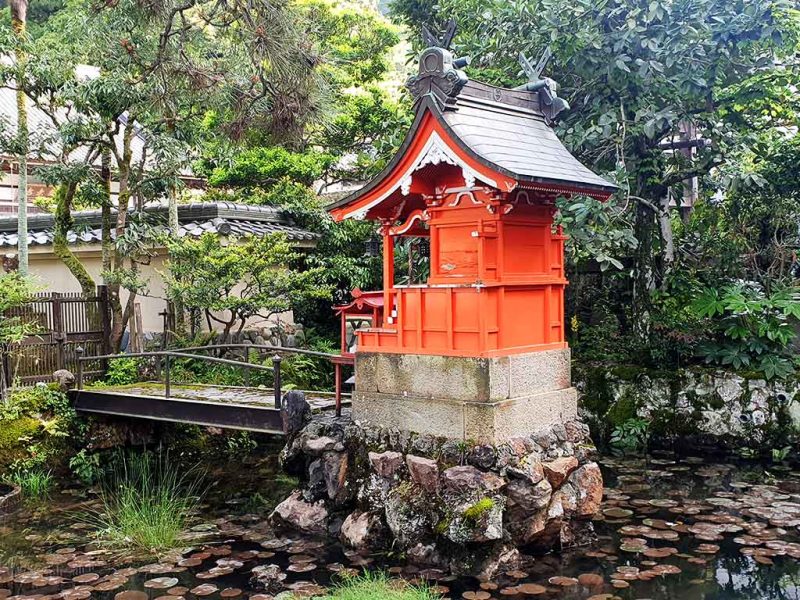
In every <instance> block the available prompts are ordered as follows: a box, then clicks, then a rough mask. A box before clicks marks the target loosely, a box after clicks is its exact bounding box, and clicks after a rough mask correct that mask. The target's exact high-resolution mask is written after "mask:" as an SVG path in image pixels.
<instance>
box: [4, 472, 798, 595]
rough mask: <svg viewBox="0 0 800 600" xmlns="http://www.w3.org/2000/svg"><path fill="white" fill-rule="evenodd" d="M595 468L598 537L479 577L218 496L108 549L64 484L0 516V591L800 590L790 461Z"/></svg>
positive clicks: (657, 592)
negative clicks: (371, 585) (356, 583)
mask: <svg viewBox="0 0 800 600" xmlns="http://www.w3.org/2000/svg"><path fill="white" fill-rule="evenodd" d="M603 468H604V474H605V478H606V498H605V500H604V506H603V511H602V515H600V516H599V518H598V520H597V521H596V523H595V525H596V529H597V532H598V540H597V542H596V543H595V544H594V545H592V546H590V547H585V548H581V549H577V550H573V551H570V552H566V553H564V554H561V555H546V556H538V557H530V558H528V559H527V560H526V563H525V564H524V566H523V567H522V568H520V569H519V570H517V571H511V572H508V573H504V574H502V575H499V576H498V577H496V578H494V579H492V580H490V581H478V580H475V579H471V578H458V579H456V578H452V577H449V576H446V575H445V574H443V573H441V572H437V571H434V570H423V571H420V570H419V569H417V568H415V567H413V566H410V565H406V564H404V563H403V561H402V560H401V558H400V557H397V556H392V555H380V556H375V555H373V556H362V555H359V554H357V553H354V552H351V551H345V550H344V549H343V548H341V547H340V546H338V545H337V544H332V543H330V542H324V541H319V540H311V539H304V538H300V537H291V538H289V537H276V536H275V535H274V534H273V532H272V530H271V528H270V527H269V525H268V524H267V521H266V513H265V511H257V512H256V511H253V512H244V511H245V510H252V507H251V506H249V505H246V504H245V505H240V504H237V501H235V500H234V501H230V499H229V501H228V502H223V501H215V502H209V503H208V504H206V505H204V506H203V508H202V510H201V513H200V514H199V515H198V516H197V520H196V522H195V524H194V525H193V527H192V531H191V532H189V536H188V537H187V541H186V544H187V548H186V549H185V550H184V551H181V552H175V553H173V554H170V555H168V556H164V557H161V558H160V559H159V560H158V561H154V560H153V559H149V560H143V559H142V558H136V557H134V556H124V555H120V554H114V553H112V552H110V551H108V550H107V549H104V548H102V547H98V546H97V545H95V544H93V543H91V525H89V524H87V523H85V522H84V520H83V519H82V517H81V515H82V514H84V513H85V511H86V510H87V508H89V507H90V505H91V504H92V503H93V502H95V501H94V500H92V498H91V497H89V498H88V499H84V498H81V497H80V495H79V493H78V491H77V490H73V491H68V492H67V493H62V494H60V495H58V496H56V497H54V498H52V499H51V501H50V502H48V504H47V505H46V506H41V507H39V508H32V507H24V508H22V509H21V510H19V511H17V512H16V513H14V514H13V515H11V516H6V517H0V599H7V598H9V597H11V598H13V599H14V600H16V599H17V598H18V597H19V598H23V597H24V598H26V599H27V600H30V599H31V598H34V599H35V600H56V599H59V600H85V599H88V598H97V599H100V600H111V599H113V598H116V599H117V600H147V599H148V598H149V599H160V600H177V599H178V598H181V597H183V598H186V599H187V600H192V599H195V598H209V599H211V600H218V599H221V598H236V597H241V598H244V597H247V596H254V595H257V594H258V595H259V597H258V598H257V600H266V599H267V598H272V597H273V596H270V595H269V594H267V593H266V592H265V590H264V589H263V588H259V587H258V586H257V585H255V584H254V583H253V582H252V581H251V577H252V570H253V568H254V567H258V566H264V565H276V566H275V567H273V568H272V569H269V568H268V569H266V571H264V570H263V569H262V570H261V572H262V574H264V573H266V577H268V578H272V579H275V578H277V579H282V581H281V583H280V584H279V588H280V589H286V590H292V592H293V593H294V594H295V595H296V596H297V597H313V596H314V595H317V594H320V593H322V591H323V586H325V585H327V584H329V583H330V582H331V581H332V580H333V579H335V576H336V574H337V573H342V572H357V571H358V570H360V569H363V568H370V569H372V568H375V569H383V570H388V571H389V572H390V573H392V574H395V575H397V576H402V577H405V578H407V579H410V580H422V579H425V580H427V581H429V582H430V583H431V585H435V586H439V590H440V591H441V592H442V593H443V595H444V596H445V597H450V598H466V599H483V600H488V599H490V598H512V599H515V598H516V599H522V598H529V597H540V598H553V599H555V598H569V599H580V598H591V599H592V600H600V599H610V598H614V597H618V598H623V599H626V600H628V599H634V598H639V599H643V598H651V599H667V598H670V599H681V600H695V599H697V600H699V599H705V600H712V599H739V598H742V599H744V598H747V599H756V598H757V599H774V600H777V599H800V561H799V560H798V559H800V472H795V471H792V470H789V469H786V468H782V469H765V468H762V467H754V466H747V465H742V464H712V463H707V462H704V461H702V460H700V459H683V460H668V459H662V460H656V459H650V460H648V461H644V460H628V459H626V460H622V459H606V460H605V461H604V463H603ZM256 572H259V570H257V571H256ZM284 576H285V578H284ZM277 591H279V589H277V588H273V589H272V592H273V593H275V592H277ZM280 597H281V598H285V597H290V596H289V595H288V594H285V593H284V594H283V595H281V596H280Z"/></svg>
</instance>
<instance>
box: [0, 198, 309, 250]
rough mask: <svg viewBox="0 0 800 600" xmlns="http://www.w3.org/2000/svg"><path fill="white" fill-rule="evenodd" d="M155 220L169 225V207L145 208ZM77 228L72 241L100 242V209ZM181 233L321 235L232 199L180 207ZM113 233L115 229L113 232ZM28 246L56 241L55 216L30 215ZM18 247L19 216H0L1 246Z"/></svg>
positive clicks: (84, 215)
mask: <svg viewBox="0 0 800 600" xmlns="http://www.w3.org/2000/svg"><path fill="white" fill-rule="evenodd" d="M145 212H146V213H147V214H148V215H150V216H152V218H153V220H154V222H156V223H164V224H166V220H167V207H166V206H163V205H161V206H154V207H148V208H146V209H145ZM73 217H74V219H75V227H74V228H73V230H71V231H70V232H69V234H68V235H67V239H68V241H69V243H70V244H80V243H83V244H97V243H100V241H101V236H102V231H101V229H100V223H101V214H100V211H99V210H89V211H79V212H75V213H74V214H73ZM178 222H179V223H180V230H179V235H180V236H186V235H190V236H194V237H200V236H201V235H203V234H204V233H215V234H218V235H224V236H248V235H267V234H269V233H276V232H280V233H285V234H286V237H287V238H288V239H290V240H292V241H293V242H297V243H304V244H305V245H308V244H309V243H314V242H315V241H316V239H317V238H318V237H319V236H318V234H316V233H313V232H310V231H306V230H305V229H301V228H299V227H297V226H296V225H295V224H294V223H293V222H292V220H291V219H290V218H289V216H288V215H286V213H284V212H283V211H281V210H280V209H279V208H276V207H274V206H250V205H247V204H234V203H233V202H198V203H193V204H182V205H180V206H178ZM112 233H113V232H112ZM28 236H29V238H28V245H29V246H47V245H49V244H51V243H52V242H53V215H50V214H43V215H31V216H30V217H29V219H28ZM16 246H17V217H16V215H13V216H0V248H2V247H16Z"/></svg>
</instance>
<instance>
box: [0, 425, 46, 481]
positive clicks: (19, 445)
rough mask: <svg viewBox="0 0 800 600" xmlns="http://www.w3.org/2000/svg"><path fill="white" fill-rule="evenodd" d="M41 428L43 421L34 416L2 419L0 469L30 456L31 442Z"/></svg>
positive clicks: (0, 428) (0, 426) (0, 429)
mask: <svg viewBox="0 0 800 600" xmlns="http://www.w3.org/2000/svg"><path fill="white" fill-rule="evenodd" d="M41 429H42V424H41V422H39V421H38V420H37V419H34V418H32V417H26V416H25V417H17V418H15V419H5V420H3V421H0V469H6V468H7V467H8V466H9V465H11V463H13V462H14V461H17V460H23V459H25V458H28V457H29V451H28V450H29V447H30V442H31V440H32V439H33V438H34V437H35V436H36V434H37V433H38V432H39V431H41Z"/></svg>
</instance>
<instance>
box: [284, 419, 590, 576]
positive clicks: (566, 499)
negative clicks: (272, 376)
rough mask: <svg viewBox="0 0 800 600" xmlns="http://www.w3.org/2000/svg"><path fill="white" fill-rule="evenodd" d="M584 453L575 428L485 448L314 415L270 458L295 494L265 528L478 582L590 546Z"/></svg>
mask: <svg viewBox="0 0 800 600" xmlns="http://www.w3.org/2000/svg"><path fill="white" fill-rule="evenodd" d="M594 454H595V448H594V446H593V444H592V442H591V440H590V439H589V432H588V428H587V427H586V426H585V425H584V424H582V423H580V422H578V421H573V422H569V423H566V424H564V425H556V426H553V427H549V428H547V429H545V430H541V431H538V432H536V433H535V434H533V435H531V436H529V437H524V438H515V439H513V440H510V441H509V442H507V443H505V444H502V445H499V446H496V447H495V446H488V445H472V444H469V443H466V442H458V441H453V440H447V439H441V438H435V437H432V436H417V435H415V434H411V433H408V432H403V431H398V430H393V429H379V428H374V427H366V426H363V425H361V424H359V423H355V422H353V421H352V420H350V419H349V417H348V416H346V415H345V416H343V417H340V418H335V417H332V416H317V417H315V418H314V419H313V420H312V421H311V422H310V423H308V424H307V425H306V426H305V427H304V428H303V429H301V430H300V431H299V432H298V433H297V434H296V435H294V436H293V437H292V438H291V439H290V441H289V442H288V443H287V445H286V447H285V448H284V450H283V452H282V454H281V460H282V463H283V465H284V467H285V468H286V469H287V470H289V471H290V472H293V473H294V474H296V475H298V476H300V477H301V479H302V480H303V482H304V485H303V489H302V490H296V491H295V492H294V493H293V494H292V495H291V496H290V497H289V498H287V499H286V500H285V501H284V502H282V503H281V504H280V505H279V506H278V507H277V508H276V509H275V512H274V513H273V515H272V520H273V522H274V523H275V524H276V525H278V526H281V527H285V528H290V529H295V530H299V531H302V532H305V533H309V534H327V535H337V536H339V537H340V539H341V540H342V542H343V543H345V544H346V545H348V546H350V547H353V548H355V549H358V550H374V549H379V548H383V547H387V546H389V545H392V544H393V545H394V546H395V548H397V547H399V548H401V549H403V550H405V551H406V553H407V556H408V557H409V559H410V560H412V561H414V562H417V563H420V564H425V565H429V566H430V565H432V566H437V567H441V568H448V569H450V570H451V571H453V572H456V573H471V574H484V575H489V574H491V573H492V572H493V571H494V570H496V569H497V568H499V567H508V566H509V565H511V564H513V562H514V561H515V560H516V558H517V557H518V552H517V548H519V547H526V548H530V549H533V550H543V551H546V550H551V549H559V548H565V547H570V546H575V545H580V544H583V543H587V542H588V541H590V540H591V539H592V536H593V530H592V525H591V517H592V515H593V514H594V513H596V512H597V511H598V510H599V507H600V501H601V499H602V495H603V480H602V476H601V473H600V468H599V467H598V465H597V463H596V462H594V460H593V458H594Z"/></svg>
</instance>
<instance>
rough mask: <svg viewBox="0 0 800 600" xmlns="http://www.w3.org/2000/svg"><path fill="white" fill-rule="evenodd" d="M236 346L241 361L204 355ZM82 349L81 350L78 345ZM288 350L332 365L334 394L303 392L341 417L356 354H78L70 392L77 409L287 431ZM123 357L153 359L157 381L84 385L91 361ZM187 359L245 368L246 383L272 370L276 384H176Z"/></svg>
mask: <svg viewBox="0 0 800 600" xmlns="http://www.w3.org/2000/svg"><path fill="white" fill-rule="evenodd" d="M237 350H238V351H240V352H241V357H240V359H239V360H232V359H230V358H221V357H218V356H207V355H205V354H200V353H201V352H215V353H222V352H231V351H234V352H235V351H237ZM78 351H79V354H80V349H79V350H78ZM254 351H255V352H258V353H263V352H267V353H270V354H271V355H272V366H267V365H264V364H261V363H258V362H251V360H250V357H251V354H252V352H254ZM284 354H304V355H307V356H314V357H317V358H322V359H325V360H327V361H329V362H330V363H331V364H332V365H333V368H334V375H335V382H336V391H335V392H316V391H305V392H304V393H305V397H306V400H307V401H308V403H309V404H310V405H311V409H312V411H319V410H335V411H336V414H337V415H338V414H341V409H342V405H343V404H344V403H346V402H348V401H349V396H347V395H345V394H344V393H343V392H342V366H343V365H348V364H353V359H352V357H348V356H339V355H335V354H326V353H324V352H314V351H311V350H302V349H299V348H284V347H276V346H261V345H257V344H220V345H210V346H195V347H191V348H181V349H179V350H160V351H156V352H137V353H130V354H106V355H102V356H80V357H79V359H78V373H77V389H74V390H71V391H70V398H71V400H72V401H73V404H74V406H75V409H76V410H77V411H79V412H84V413H93V414H101V415H112V416H118V417H130V418H136V419H151V420H155V421H167V422H172V423H189V424H195V425H204V426H210V427H220V428H229V429H241V430H247V431H256V432H263V433H272V434H283V433H284V411H283V410H282V408H283V407H282V397H283V395H282V389H281V388H282V381H281V379H282V377H281V362H282V361H283V355H284ZM121 358H149V359H152V360H153V362H154V364H155V366H156V368H157V370H158V377H157V380H156V381H150V382H143V383H137V384H132V385H123V386H106V385H103V386H94V387H93V386H86V385H85V381H84V373H85V372H86V370H85V367H86V365H87V363H89V362H90V361H109V360H115V359H121ZM183 359H191V360H200V361H204V362H209V363H215V364H223V365H228V366H235V367H238V368H241V369H243V370H244V381H245V383H247V382H248V381H249V379H250V371H252V370H255V371H271V372H272V376H273V382H274V384H273V387H272V388H263V387H250V386H248V385H245V386H242V387H233V386H220V385H203V384H191V385H189V384H181V383H177V382H175V381H173V376H174V368H175V361H176V360H183Z"/></svg>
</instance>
